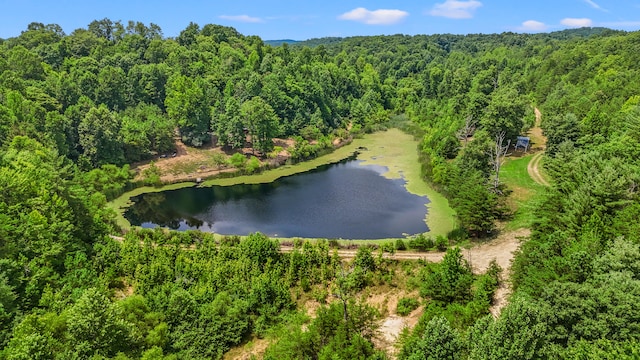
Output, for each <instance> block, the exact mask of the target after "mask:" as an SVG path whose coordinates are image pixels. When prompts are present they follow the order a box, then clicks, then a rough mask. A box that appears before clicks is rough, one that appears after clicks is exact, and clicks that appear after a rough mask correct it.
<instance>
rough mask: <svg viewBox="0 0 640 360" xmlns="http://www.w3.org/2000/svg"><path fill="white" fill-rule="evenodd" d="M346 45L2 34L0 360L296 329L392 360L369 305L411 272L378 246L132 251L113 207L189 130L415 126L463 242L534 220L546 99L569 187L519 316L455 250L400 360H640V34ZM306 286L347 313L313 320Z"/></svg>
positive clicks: (491, 277) (538, 226) (401, 39)
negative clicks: (519, 217) (532, 191)
mask: <svg viewBox="0 0 640 360" xmlns="http://www.w3.org/2000/svg"><path fill="white" fill-rule="evenodd" d="M329 40H330V41H326V42H323V41H316V42H315V43H313V44H311V45H313V47H310V46H305V44H298V45H295V46H294V45H292V46H289V45H281V46H276V47H273V46H268V45H265V44H264V43H263V42H262V40H261V39H259V38H257V37H254V36H253V37H252V36H250V37H246V36H243V35H241V34H239V33H238V32H237V31H235V30H234V29H232V28H227V27H222V26H218V25H211V24H209V25H205V26H203V27H200V26H199V25H197V24H190V25H189V26H188V27H187V28H186V29H184V30H183V31H182V32H181V33H180V35H179V36H177V37H175V38H165V37H163V36H162V32H161V29H160V28H159V27H157V26H156V25H154V24H150V25H144V24H141V23H137V22H129V23H128V24H127V25H126V26H124V25H123V24H121V23H119V22H113V21H111V20H108V19H103V20H99V21H94V22H92V23H91V24H89V26H88V27H87V28H85V29H77V30H75V31H73V32H72V33H71V34H69V35H67V34H65V33H64V32H63V31H62V30H61V28H60V27H59V26H57V25H53V24H50V25H44V24H40V23H32V24H30V25H29V26H28V28H27V29H26V30H25V31H23V32H22V34H20V35H19V36H16V37H14V38H10V39H4V40H1V43H0V188H1V189H3V191H2V192H0V258H1V259H0V305H1V306H0V344H1V345H2V348H3V349H4V350H3V351H2V352H1V355H0V356H1V357H3V358H7V359H27V358H41V359H50V358H74V357H76V358H91V357H94V358H122V359H125V358H147V359H151V358H163V357H167V358H199V357H200V358H212V357H213V358H217V357H220V356H222V354H224V353H225V352H226V351H227V350H228V349H229V348H231V347H233V346H235V345H238V344H239V343H241V342H243V341H245V340H246V339H248V337H250V336H252V335H256V336H269V334H273V336H274V338H275V339H276V340H275V341H273V343H272V345H271V346H270V347H269V349H268V350H267V352H266V354H265V357H268V358H286V357H287V356H288V357H289V358H307V357H311V358H318V357H320V358H329V357H330V356H332V355H335V356H337V357H338V358H355V357H362V358H380V357H384V354H382V353H381V352H380V351H378V350H376V349H375V348H374V347H373V343H372V337H373V333H372V330H375V323H376V319H378V314H376V312H375V311H374V310H373V309H371V308H369V307H367V306H366V304H364V303H363V302H361V301H359V299H358V296H357V295H355V294H360V292H361V291H362V290H363V289H365V288H366V287H367V286H370V285H372V284H376V283H384V282H386V281H392V279H393V271H398V272H399V271H400V270H398V269H397V268H394V265H393V264H387V263H384V262H382V261H381V260H379V259H377V258H376V257H375V256H373V255H372V254H371V253H370V252H369V253H367V251H366V249H365V250H362V252H361V253H360V252H359V256H358V257H357V258H356V260H354V262H353V264H342V263H340V262H339V261H338V260H337V259H335V257H333V256H332V255H331V252H330V251H329V250H328V249H327V248H325V247H323V246H326V245H318V246H317V247H314V246H312V245H304V246H302V247H301V249H300V250H299V251H298V252H294V253H293V254H291V255H282V254H278V253H277V248H276V246H277V244H275V243H274V242H273V241H272V240H270V239H267V238H265V237H264V236H261V235H254V236H252V237H250V238H249V239H248V240H247V241H242V242H238V241H237V239H235V238H229V239H225V240H224V241H223V242H222V243H215V242H214V241H213V239H212V238H211V237H210V236H209V235H206V234H198V233H184V234H179V233H171V234H164V233H162V232H160V231H155V232H153V231H152V232H144V231H142V232H134V233H131V234H130V235H127V239H126V240H125V241H124V243H122V244H119V243H117V242H114V241H113V240H111V239H110V238H108V237H107V235H108V234H110V233H113V232H116V231H117V229H116V227H115V225H114V224H113V218H114V217H113V214H112V213H110V212H109V211H108V210H106V208H105V206H104V205H105V203H106V199H107V196H113V195H114V194H117V193H118V192H120V191H122V189H123V188H125V187H126V186H127V184H128V181H129V178H130V174H129V171H128V165H127V164H129V163H132V162H135V161H139V160H144V159H150V158H152V157H154V156H156V155H158V154H161V153H166V152H169V151H172V150H173V146H174V137H175V136H180V137H181V138H182V140H183V141H184V142H185V143H186V144H189V145H190V146H202V145H203V144H205V143H207V142H209V141H211V139H212V137H211V135H212V134H213V135H215V138H216V139H217V141H220V142H221V143H222V144H224V145H225V146H227V147H229V148H237V147H240V146H243V145H244V136H245V132H248V133H249V134H250V135H251V138H252V140H253V141H254V144H253V145H254V147H255V148H256V150H257V151H259V152H267V151H269V149H270V147H271V146H273V143H272V142H271V139H272V138H273V137H276V136H288V137H295V136H298V137H299V139H300V141H299V143H300V144H305V141H306V146H310V142H311V141H313V140H316V141H319V142H323V141H324V142H326V140H327V139H328V138H329V137H330V136H334V135H340V134H344V132H347V131H349V132H351V133H352V134H357V133H360V132H366V131H375V130H378V129H383V128H384V127H386V126H393V125H398V126H402V127H404V128H405V129H406V130H407V131H410V132H412V133H413V134H414V135H415V136H417V137H418V138H419V139H420V140H421V145H420V148H419V149H417V151H419V152H420V154H421V162H422V166H423V170H424V176H425V179H427V181H430V182H431V183H433V184H434V185H435V186H437V187H438V188H439V189H440V190H441V191H442V192H444V193H445V194H446V195H447V196H448V197H449V199H450V202H451V204H452V206H453V207H454V208H455V210H456V212H457V216H458V220H459V222H460V226H461V229H462V230H463V231H464V232H466V233H467V234H470V235H475V236H482V235H484V234H487V232H491V231H492V230H493V229H494V226H495V220H496V219H500V218H503V219H504V218H508V217H509V215H510V214H509V211H508V207H507V206H506V205H505V199H506V196H507V194H508V192H509V190H508V189H507V188H505V186H504V185H503V184H502V183H501V182H500V181H499V172H498V171H497V170H496V168H495V167H494V166H493V164H492V162H491V155H490V154H491V153H492V152H491V150H492V149H495V148H496V144H497V143H498V145H500V146H501V144H499V143H500V141H499V140H500V139H503V140H504V141H505V142H506V141H508V140H513V138H514V137H515V136H517V135H518V134H521V133H522V132H523V131H524V130H526V129H527V128H529V127H530V126H531V125H532V124H533V121H534V116H533V106H536V107H538V108H539V109H540V110H541V111H542V113H543V123H542V127H543V130H544V133H545V135H546V136H547V137H548V144H547V149H548V150H547V157H546V158H545V166H546V168H547V171H548V173H549V174H550V176H551V177H552V180H553V181H552V182H553V184H552V186H551V187H550V188H549V189H547V190H546V192H545V194H544V196H543V197H542V200H541V201H540V203H539V204H538V206H537V208H536V210H535V222H534V223H533V224H532V230H533V233H532V235H531V239H530V240H528V241H527V242H526V243H524V244H523V246H522V247H521V249H520V251H519V253H518V254H517V256H516V258H515V261H514V265H513V274H512V279H511V281H512V283H513V286H514V294H513V295H512V301H511V303H510V304H509V305H508V306H507V307H506V308H505V309H504V310H503V313H502V315H501V316H500V317H499V318H497V319H493V318H492V317H490V316H487V314H488V306H489V305H490V302H491V297H492V294H493V290H494V289H495V286H496V284H497V281H498V280H497V279H498V278H497V275H496V274H497V273H499V269H497V268H492V269H491V271H489V272H488V273H487V274H485V275H479V276H478V275H472V274H471V272H470V270H469V267H468V264H466V263H465V261H464V259H463V257H461V256H460V254H459V253H456V252H455V250H450V253H449V254H447V256H446V257H445V261H444V262H443V263H442V264H435V265H430V264H417V265H415V264H414V265H415V268H414V269H415V270H414V271H415V272H414V273H413V275H412V276H413V279H414V280H412V281H414V282H415V283H416V285H415V286H416V289H418V290H419V293H420V297H419V298H416V299H413V300H411V299H407V300H406V301H404V302H403V304H404V306H405V307H408V308H411V307H413V305H412V304H414V303H415V302H416V301H418V302H419V303H420V304H423V305H424V306H425V315H424V316H423V319H422V320H421V322H420V324H419V326H417V327H416V329H415V330H414V331H412V332H411V333H408V334H406V336H405V338H404V339H403V340H402V341H401V350H400V354H399V357H401V358H424V357H432V358H443V357H447V358H474V359H475V358H491V359H498V358H576V357H578V358H607V357H612V356H615V357H616V358H624V357H625V356H626V357H628V358H632V357H633V356H637V354H638V352H639V351H640V350H639V349H638V345H637V344H638V334H640V332H639V331H637V329H638V326H639V325H638V324H640V318H639V317H638V313H637V311H636V308H635V307H634V306H633V304H636V303H638V300H639V297H640V282H639V281H640V279H639V278H638V274H639V273H640V271H639V268H640V267H639V266H640V265H638V264H640V257H639V256H638V244H639V243H640V238H639V237H638V236H639V235H638V234H640V228H638V222H637V219H638V218H640V205H639V204H640V202H639V201H638V184H639V183H640V179H639V178H638V176H639V175H638V174H640V163H639V160H638V159H640V147H639V145H638V144H639V143H640V125H639V124H640V83H638V81H636V80H637V79H638V78H639V76H640V74H639V73H638V69H637V66H636V61H635V59H636V57H637V56H636V55H637V53H638V51H639V50H640V48H639V46H640V34H639V33H638V32H630V33H626V32H619V31H611V30H606V29H580V30H574V31H563V32H558V33H551V34H536V35H525V34H512V33H505V34H496V35H467V36H462V35H431V36H403V35H395V36H375V37H355V38H348V39H341V40H340V41H335V39H329ZM390 119H391V120H390ZM403 119H404V121H403ZM176 129H177V130H178V132H177V135H176V132H175V130H176ZM496 140H498V141H496ZM299 152H300V153H301V154H302V155H303V156H304V154H305V152H310V150H309V149H305V148H300V149H299ZM152 244H160V245H162V246H153V245H152ZM185 244H188V245H189V246H194V247H195V248H196V250H195V251H185V250H184V249H183V248H182V246H183V245H185ZM394 269H395V270H394ZM392 270H393V271H392ZM390 279H391V280H390ZM292 292H293V293H294V294H296V293H299V294H313V296H315V297H317V298H318V299H320V300H322V299H324V301H326V304H325V305H324V306H323V307H322V309H321V310H320V311H318V316H317V317H316V318H315V319H313V320H311V319H306V318H304V317H303V316H301V315H300V314H299V312H298V311H297V310H296V309H297V305H296V299H295V298H294V297H293V295H292ZM301 296H303V295H301ZM306 296H311V295H306ZM329 299H335V300H334V301H328V300H329ZM96 324H99V326H95V325H96ZM303 325H304V327H303ZM304 329H306V330H304ZM514 329H516V330H514ZM279 331H280V332H279ZM283 333H286V334H287V335H291V336H288V337H284V336H282V334H283ZM278 334H280V336H279V335H278Z"/></svg>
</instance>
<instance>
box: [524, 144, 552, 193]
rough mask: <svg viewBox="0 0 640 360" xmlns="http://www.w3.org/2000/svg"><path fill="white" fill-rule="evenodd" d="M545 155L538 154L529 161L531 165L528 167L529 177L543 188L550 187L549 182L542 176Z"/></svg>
mask: <svg viewBox="0 0 640 360" xmlns="http://www.w3.org/2000/svg"><path fill="white" fill-rule="evenodd" d="M542 155H543V153H541V152H540V153H537V154H535V155H534V156H533V157H532V158H531V161H529V165H527V172H529V176H531V179H533V181H535V182H537V183H538V184H540V185H542V186H549V185H550V184H549V182H548V181H547V180H546V179H545V178H544V177H543V176H542V174H540V160H542Z"/></svg>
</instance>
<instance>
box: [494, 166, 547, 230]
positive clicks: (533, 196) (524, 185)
mask: <svg viewBox="0 0 640 360" xmlns="http://www.w3.org/2000/svg"><path fill="white" fill-rule="evenodd" d="M533 155H534V154H531V155H526V156H523V157H519V158H509V159H507V161H506V162H505V164H504V165H503V166H502V168H501V170H500V180H501V181H503V182H504V183H505V184H506V185H507V186H508V187H509V189H510V190H512V191H513V192H512V193H511V194H510V195H509V198H508V202H509V206H510V208H511V209H513V210H514V214H513V218H512V219H511V221H509V223H508V224H507V229H509V230H514V229H519V228H530V227H531V223H532V221H533V219H534V216H533V211H534V210H535V208H536V206H537V203H538V200H539V198H540V196H541V194H542V193H543V192H544V189H545V187H544V186H542V185H540V184H538V183H536V182H535V181H533V179H532V178H531V176H530V175H529V172H528V171H527V165H528V164H529V162H530V161H531V158H532V157H533Z"/></svg>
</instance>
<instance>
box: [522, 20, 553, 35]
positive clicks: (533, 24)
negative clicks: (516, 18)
mask: <svg viewBox="0 0 640 360" xmlns="http://www.w3.org/2000/svg"><path fill="white" fill-rule="evenodd" d="M548 28H549V26H547V24H545V23H543V22H540V21H535V20H527V21H525V22H523V23H522V25H521V26H520V27H519V28H518V30H520V31H525V32H528V31H531V32H535V31H545V30H547V29H548Z"/></svg>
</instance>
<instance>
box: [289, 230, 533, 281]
mask: <svg viewBox="0 0 640 360" xmlns="http://www.w3.org/2000/svg"><path fill="white" fill-rule="evenodd" d="M529 234H530V231H529V230H528V229H520V230H516V231H508V232H503V233H501V234H500V235H498V237H497V238H495V239H492V240H488V241H487V242H485V243H481V244H480V245H477V246H475V247H472V248H471V249H465V250H463V252H462V254H463V255H464V257H465V258H466V259H467V261H469V263H470V264H471V267H472V269H473V271H474V272H475V273H483V272H484V271H485V270H486V269H487V268H488V267H489V264H490V263H491V261H492V260H494V259H495V260H496V262H497V263H498V265H500V267H501V268H503V269H505V270H508V269H509V268H510V267H511V259H512V258H513V253H514V251H516V250H517V249H518V246H519V245H520V241H521V240H522V239H523V238H526V237H527V236H529ZM280 251H282V252H283V253H287V252H291V251H293V248H292V247H291V246H281V247H280ZM337 251H338V256H339V257H340V258H341V259H353V258H354V257H355V256H356V253H357V252H358V250H355V249H348V250H346V249H339V250H337ZM443 256H444V253H443V252H410V251H400V252H397V253H394V254H389V253H384V254H383V257H384V258H387V259H396V260H418V259H422V260H426V261H430V262H439V261H441V260H442V257H443Z"/></svg>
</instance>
